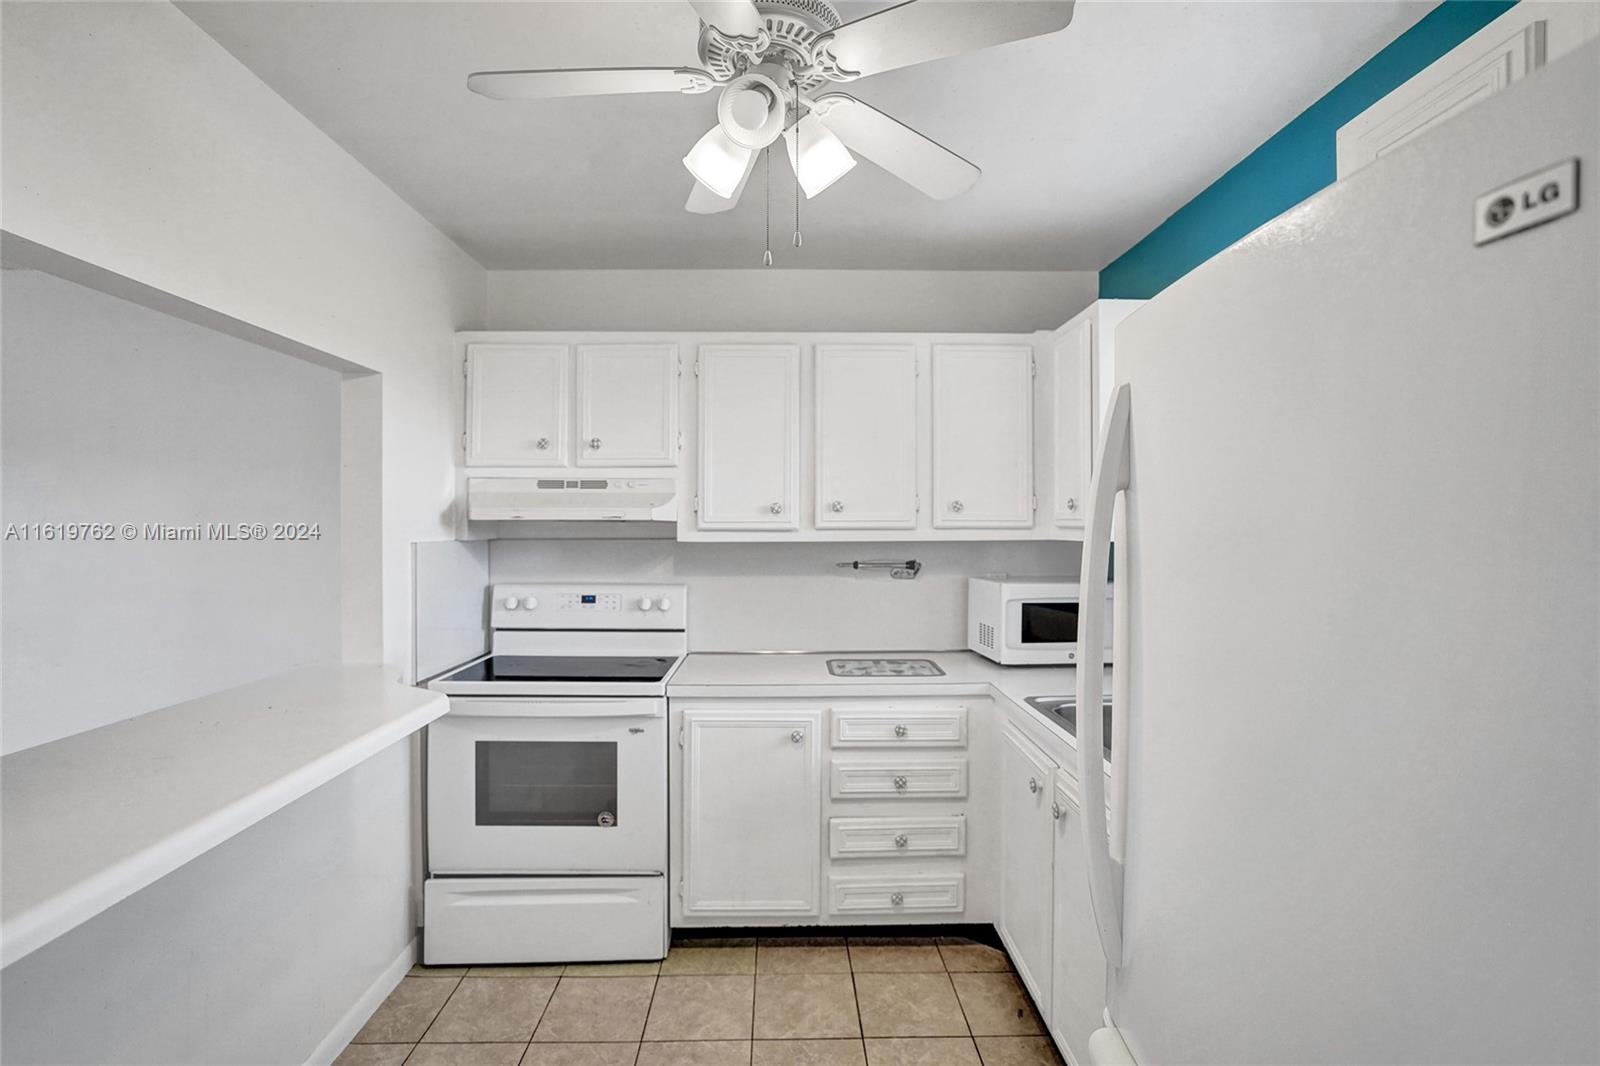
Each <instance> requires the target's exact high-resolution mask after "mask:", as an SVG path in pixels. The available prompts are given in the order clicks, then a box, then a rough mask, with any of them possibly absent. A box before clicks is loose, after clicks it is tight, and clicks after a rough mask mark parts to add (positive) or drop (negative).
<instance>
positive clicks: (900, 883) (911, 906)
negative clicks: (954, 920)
mask: <svg viewBox="0 0 1600 1066" xmlns="http://www.w3.org/2000/svg"><path fill="white" fill-rule="evenodd" d="M828 897H829V903H830V908H831V910H832V911H833V913H835V914H959V913H961V912H962V911H963V910H965V909H966V906H967V878H966V875H965V874H939V875H926V874H919V875H916V876H910V877H852V876H849V875H846V874H834V875H832V876H830V877H829V878H828Z"/></svg>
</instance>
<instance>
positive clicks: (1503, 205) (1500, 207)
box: [1483, 181, 1561, 226]
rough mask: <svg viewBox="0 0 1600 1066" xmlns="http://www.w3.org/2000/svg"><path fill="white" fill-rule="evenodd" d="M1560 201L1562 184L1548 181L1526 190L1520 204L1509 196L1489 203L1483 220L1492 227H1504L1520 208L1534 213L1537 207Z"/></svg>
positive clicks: (1497, 198)
mask: <svg viewBox="0 0 1600 1066" xmlns="http://www.w3.org/2000/svg"><path fill="white" fill-rule="evenodd" d="M1559 199H1561V183H1560V182H1555V181H1548V182H1545V183H1544V184H1543V185H1541V186H1539V188H1537V189H1527V190H1524V191H1523V193H1522V197H1521V202H1520V203H1519V202H1518V201H1517V200H1514V199H1512V198H1511V197H1509V196H1500V197H1496V198H1495V199H1493V200H1491V201H1490V202H1489V208H1488V210H1486V211H1485V212H1484V213H1483V220H1484V221H1485V222H1487V223H1488V224H1489V225H1491V226H1503V225H1505V224H1506V222H1507V220H1509V219H1510V218H1511V216H1512V215H1514V214H1516V213H1517V211H1518V209H1519V208H1520V209H1521V210H1523V211H1532V210H1533V209H1534V208H1536V207H1541V206H1543V205H1545V204H1552V203H1555V202H1556V201H1557V200H1559Z"/></svg>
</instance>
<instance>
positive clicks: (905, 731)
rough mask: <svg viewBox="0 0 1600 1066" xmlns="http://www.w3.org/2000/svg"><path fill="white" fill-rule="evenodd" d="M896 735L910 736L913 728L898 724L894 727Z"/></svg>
mask: <svg viewBox="0 0 1600 1066" xmlns="http://www.w3.org/2000/svg"><path fill="white" fill-rule="evenodd" d="M894 735H895V736H897V737H904V736H910V735H911V730H909V729H907V728H906V727H905V726H903V725H897V726H895V727H894Z"/></svg>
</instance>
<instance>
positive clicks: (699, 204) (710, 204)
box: [683, 152, 760, 215]
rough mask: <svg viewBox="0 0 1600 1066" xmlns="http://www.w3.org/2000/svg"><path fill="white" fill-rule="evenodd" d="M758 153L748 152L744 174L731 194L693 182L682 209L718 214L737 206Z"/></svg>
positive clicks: (702, 213)
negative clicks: (723, 194)
mask: <svg viewBox="0 0 1600 1066" xmlns="http://www.w3.org/2000/svg"><path fill="white" fill-rule="evenodd" d="M759 154H760V153H758V152H751V153H750V161H749V163H747V164H746V165H745V168H744V176H743V177H742V178H740V179H739V185H738V187H737V188H735V189H734V190H733V195H732V196H718V195H717V194H716V193H714V192H712V191H711V190H710V189H708V188H706V187H705V186H704V185H702V184H700V183H699V182H698V181H697V182H695V183H694V188H692V189H690V190H689V202H688V203H686V204H684V205H683V209H684V210H685V211H690V212H693V213H694V214H697V215H720V214H721V213H722V212H724V211H732V210H733V209H734V208H735V207H737V206H739V197H740V196H742V195H744V187H745V184H746V183H747V182H748V181H749V180H750V175H751V174H753V173H755V169H756V156H757V155H759Z"/></svg>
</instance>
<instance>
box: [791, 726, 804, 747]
mask: <svg viewBox="0 0 1600 1066" xmlns="http://www.w3.org/2000/svg"><path fill="white" fill-rule="evenodd" d="M789 739H790V740H792V741H794V742H795V743H796V744H798V743H800V742H801V741H802V740H804V739H806V731H805V730H804V729H796V730H795V731H794V732H793V733H790V734H789Z"/></svg>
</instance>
